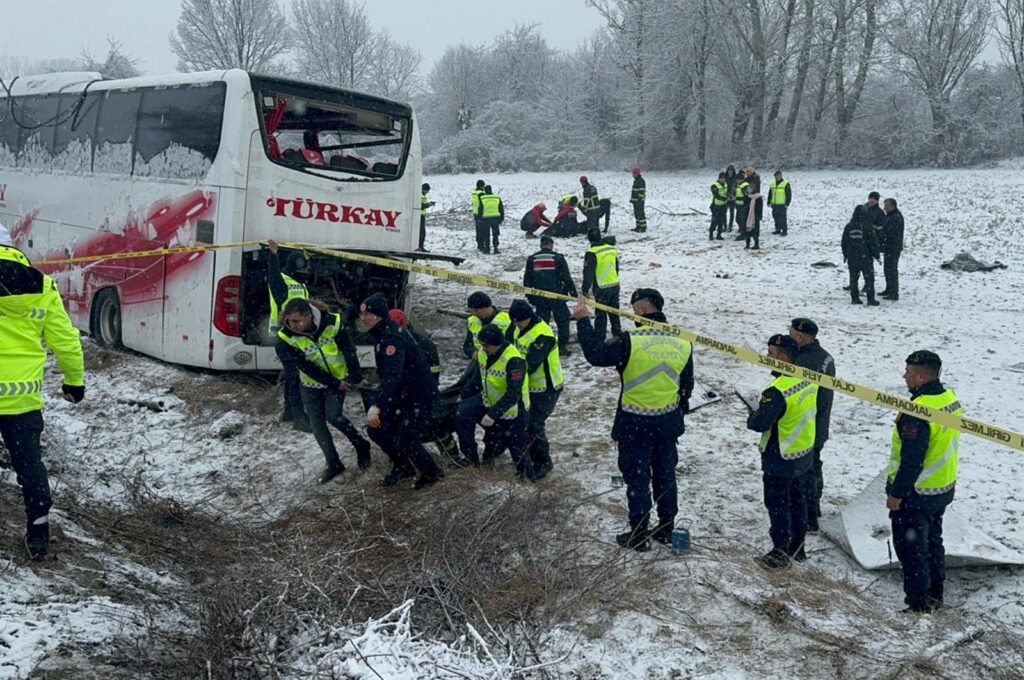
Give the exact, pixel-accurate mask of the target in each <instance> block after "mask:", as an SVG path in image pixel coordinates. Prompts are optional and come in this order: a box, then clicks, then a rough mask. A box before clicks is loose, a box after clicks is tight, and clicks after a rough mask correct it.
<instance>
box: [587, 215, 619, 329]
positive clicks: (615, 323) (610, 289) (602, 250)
mask: <svg viewBox="0 0 1024 680" xmlns="http://www.w3.org/2000/svg"><path fill="white" fill-rule="evenodd" d="M587 239H588V240H589V241H590V248H588V249H587V252H586V254H584V255H583V288H582V291H581V292H582V293H583V294H584V295H587V294H588V293H590V291H591V289H593V292H594V301H595V302H597V303H599V304H602V305H607V306H609V307H614V308H615V309H618V308H619V254H618V252H616V250H615V246H613V245H610V244H608V243H605V242H604V240H603V238H602V236H601V232H600V231H598V230H597V229H591V230H590V231H589V232H587ZM609 316H611V326H612V335H613V336H614V335H618V334H619V333H621V332H622V322H621V320H620V319H619V317H618V315H617V314H611V315H609V314H608V313H607V312H605V311H603V310H600V309H597V310H594V331H595V332H596V333H597V336H598V337H599V338H601V340H602V341H603V340H604V338H605V330H606V328H607V326H608V317H609Z"/></svg>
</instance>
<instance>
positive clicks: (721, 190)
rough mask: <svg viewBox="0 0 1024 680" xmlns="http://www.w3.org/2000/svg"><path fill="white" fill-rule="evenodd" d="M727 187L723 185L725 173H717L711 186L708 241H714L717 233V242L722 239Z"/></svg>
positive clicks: (727, 198) (727, 197)
mask: <svg viewBox="0 0 1024 680" xmlns="http://www.w3.org/2000/svg"><path fill="white" fill-rule="evenodd" d="M728 191H729V187H728V186H727V185H726V183H725V173H724V172H720V173H718V179H716V180H715V181H714V182H712V184H711V226H710V227H709V228H708V240H709V241H714V240H715V232H716V231H717V232H718V240H719V241H721V240H723V239H722V232H723V231H725V207H726V206H727V205H728V204H729V195H728V193H727V192H728Z"/></svg>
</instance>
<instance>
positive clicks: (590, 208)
mask: <svg viewBox="0 0 1024 680" xmlns="http://www.w3.org/2000/svg"><path fill="white" fill-rule="evenodd" d="M580 186H581V187H583V198H582V199H580V210H582V211H583V216H584V217H586V218H587V225H586V227H587V231H588V232H589V231H590V230H591V229H597V230H598V231H600V229H601V215H602V212H603V211H602V210H601V197H600V196H599V195H598V194H597V187H595V186H594V185H593V184H591V183H590V180H589V179H587V176H586V175H583V176H582V177H580Z"/></svg>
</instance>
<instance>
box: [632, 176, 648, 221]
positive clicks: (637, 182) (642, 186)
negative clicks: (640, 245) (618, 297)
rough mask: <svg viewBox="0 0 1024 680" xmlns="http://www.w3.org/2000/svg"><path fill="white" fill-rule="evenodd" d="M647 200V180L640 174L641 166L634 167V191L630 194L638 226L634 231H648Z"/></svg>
mask: <svg viewBox="0 0 1024 680" xmlns="http://www.w3.org/2000/svg"><path fill="white" fill-rule="evenodd" d="M646 201H647V182H646V181H645V180H644V177H643V175H641V174H640V168H633V191H632V192H631V193H630V194H629V202H630V203H632V204H633V217H634V219H636V226H635V227H633V231H639V232H645V231H647V214H646V213H645V212H644V203H645V202H646Z"/></svg>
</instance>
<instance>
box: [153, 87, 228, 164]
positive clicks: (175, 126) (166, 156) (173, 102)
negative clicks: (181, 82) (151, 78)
mask: <svg viewBox="0 0 1024 680" xmlns="http://www.w3.org/2000/svg"><path fill="white" fill-rule="evenodd" d="M225 89H226V85H225V83H222V82H218V83H213V84H210V85H203V86H199V87H174V88H166V89H159V90H145V91H144V92H143V93H142V104H141V105H140V107H139V131H138V139H137V140H136V143H135V170H134V174H135V175H136V176H138V177H165V178H169V179H188V180H201V179H202V178H203V177H205V176H206V174H207V173H208V172H209V170H210V167H211V166H212V165H213V161H214V159H216V157H217V150H218V149H219V148H220V133H221V126H222V122H223V120H224V96H225Z"/></svg>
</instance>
